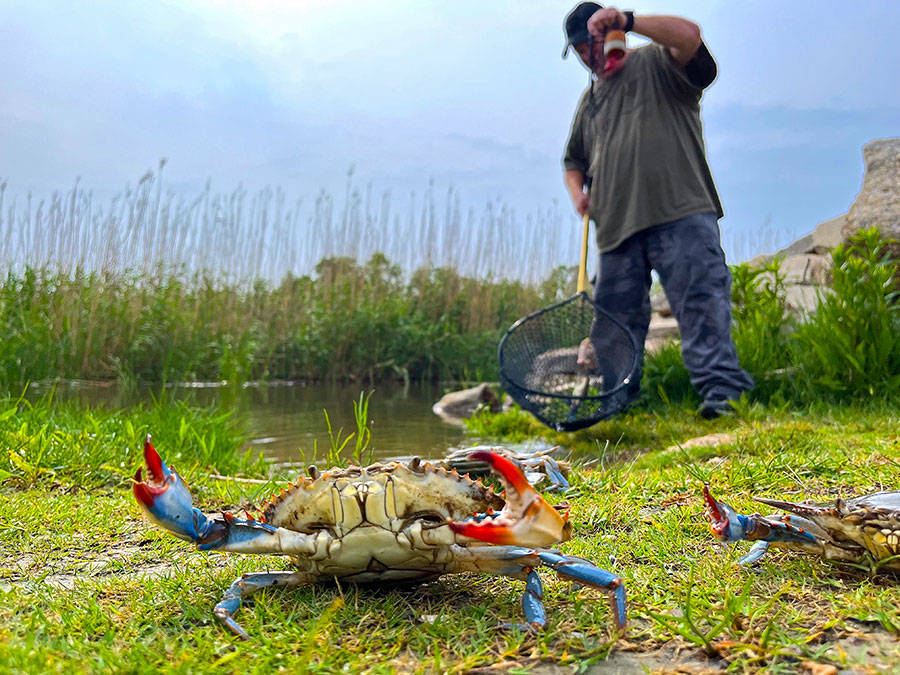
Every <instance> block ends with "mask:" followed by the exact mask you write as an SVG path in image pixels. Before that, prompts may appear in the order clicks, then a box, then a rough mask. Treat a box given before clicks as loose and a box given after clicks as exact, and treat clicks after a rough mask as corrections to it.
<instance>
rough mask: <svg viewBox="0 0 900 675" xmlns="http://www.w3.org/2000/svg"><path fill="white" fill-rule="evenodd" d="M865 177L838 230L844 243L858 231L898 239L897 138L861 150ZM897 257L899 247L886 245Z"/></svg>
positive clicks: (899, 180)
mask: <svg viewBox="0 0 900 675" xmlns="http://www.w3.org/2000/svg"><path fill="white" fill-rule="evenodd" d="M863 156H864V158H865V163H866V174H865V176H864V177H863V185H862V189H861V190H860V191H859V194H858V195H857V196H856V199H855V200H854V202H853V204H852V205H851V206H850V210H849V211H848V212H847V215H846V217H845V220H844V226H843V227H842V228H841V235H842V237H843V239H844V240H845V241H846V240H847V239H848V238H849V237H851V236H852V235H853V234H855V233H856V232H858V231H859V230H862V229H866V228H869V227H873V226H874V227H877V228H878V229H879V230H880V231H881V233H882V234H883V235H884V236H885V237H888V238H893V239H900V138H882V139H878V140H874V141H871V142H870V143H867V144H866V145H865V147H864V148H863ZM889 250H890V253H891V256H892V257H893V258H895V259H897V258H900V244H898V243H896V242H895V243H894V244H891V245H890V246H889Z"/></svg>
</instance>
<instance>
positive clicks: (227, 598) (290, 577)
mask: <svg viewBox="0 0 900 675" xmlns="http://www.w3.org/2000/svg"><path fill="white" fill-rule="evenodd" d="M306 580H307V575H306V574H304V573H303V572H259V573H257V574H245V575H243V576H242V577H241V578H240V579H237V580H235V582H234V583H233V584H231V586H229V587H228V590H227V591H225V595H223V596H222V599H221V600H220V601H219V604H217V605H216V607H215V609H213V614H214V615H215V616H216V618H217V619H219V621H221V622H222V623H224V624H225V625H226V626H228V628H229V630H231V632H232V633H234V634H235V635H237V636H238V637H242V638H244V639H245V640H249V639H250V636H249V635H248V634H247V632H246V631H245V630H244V629H243V628H241V626H240V624H239V623H238V622H237V621H235V620H234V619H233V618H232V617H233V615H234V613H235V612H236V611H238V609H239V608H240V606H241V603H242V602H243V600H244V598H246V597H248V596H250V595H252V594H253V593H256V591H258V590H261V589H263V588H273V587H276V586H297V585H299V584H301V583H304V582H305V581H306Z"/></svg>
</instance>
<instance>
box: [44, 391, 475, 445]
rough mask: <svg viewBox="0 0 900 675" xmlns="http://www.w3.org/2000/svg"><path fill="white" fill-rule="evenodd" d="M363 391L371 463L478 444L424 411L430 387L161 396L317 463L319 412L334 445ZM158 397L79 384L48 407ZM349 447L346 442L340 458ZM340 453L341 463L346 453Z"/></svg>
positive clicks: (323, 438)
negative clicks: (226, 415)
mask: <svg viewBox="0 0 900 675" xmlns="http://www.w3.org/2000/svg"><path fill="white" fill-rule="evenodd" d="M29 391H30V393H31V394H32V395H34V396H40V395H43V394H44V393H46V391H47V386H43V387H42V386H40V385H33V386H32V387H31V388H30V390H29ZM369 392H372V393H371V396H370V398H369V422H370V424H369V428H370V430H371V432H372V436H371V439H372V440H371V443H370V446H369V447H370V449H371V450H373V451H374V457H375V458H376V459H387V458H392V457H405V456H411V455H418V456H419V457H422V458H423V459H435V458H439V457H443V456H445V455H446V454H447V450H448V449H450V448H457V447H462V446H467V445H472V444H474V443H476V442H478V439H476V438H474V437H471V436H468V435H467V434H466V432H465V427H464V426H463V425H462V424H452V423H448V422H445V421H443V420H442V419H441V418H440V417H438V416H437V415H435V414H434V413H433V412H432V411H431V406H432V405H433V404H434V402H435V401H437V400H438V399H439V398H440V397H441V396H442V395H443V394H444V392H445V390H444V388H442V387H440V386H437V385H410V386H409V387H403V386H402V385H397V384H379V385H377V386H375V387H365V388H363V387H360V386H359V385H355V386H352V385H322V384H316V385H306V386H301V385H286V384H271V385H267V386H259V387H246V388H242V389H238V390H235V389H234V388H226V387H221V386H203V385H193V386H179V387H174V388H172V389H171V390H170V392H169V394H170V395H172V396H174V397H175V398H177V399H185V400H187V401H189V402H190V403H191V404H195V405H198V406H213V405H224V406H225V407H226V409H227V408H234V409H235V410H236V413H237V415H238V416H239V419H241V420H244V421H245V423H246V428H247V431H248V434H249V437H250V445H251V446H253V447H257V448H259V449H260V450H261V451H262V452H263V454H265V455H266V456H267V457H269V458H271V459H272V460H273V461H278V462H310V461H312V460H313V459H321V458H322V457H323V456H324V455H325V453H326V451H327V450H328V448H330V447H331V442H330V440H329V435H328V425H327V423H326V421H325V414H324V413H323V409H324V410H327V411H328V417H329V419H330V421H331V427H332V430H333V433H334V434H335V436H337V434H338V431H339V430H342V431H341V438H346V437H347V436H348V435H349V434H350V433H355V432H356V420H355V418H354V415H353V402H354V401H358V400H359V397H360V393H365V394H368V393H369ZM158 395H159V390H158V388H150V387H139V388H138V389H137V390H136V391H133V390H132V391H123V390H120V389H119V388H118V387H116V386H115V385H109V384H105V383H79V382H64V383H61V384H57V385H56V393H55V394H54V396H55V399H56V400H63V401H64V400H78V401H80V402H81V403H83V404H85V405H90V406H95V405H105V406H108V407H126V406H130V405H134V404H136V403H138V402H141V401H149V400H151V399H152V398H153V397H154V396H158ZM354 442H355V441H354V440H351V441H350V443H349V444H348V446H347V449H348V451H351V450H352V448H353V447H354V445H353V444H354ZM316 448H318V450H317V451H316ZM304 453H305V455H304ZM345 454H346V455H347V456H349V452H347V453H345Z"/></svg>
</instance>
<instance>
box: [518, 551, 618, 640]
mask: <svg viewBox="0 0 900 675" xmlns="http://www.w3.org/2000/svg"><path fill="white" fill-rule="evenodd" d="M535 553H537V555H538V557H539V558H540V559H541V562H543V563H544V564H545V565H547V566H548V567H549V568H550V569H552V570H553V571H554V572H556V574H557V575H558V576H560V577H562V578H563V579H567V580H569V581H575V582H578V583H580V584H584V585H585V586H591V587H592V588H596V589H598V590H601V591H604V592H605V593H606V594H607V597H608V598H609V608H610V609H611V610H612V613H613V618H614V619H615V622H616V627H617V628H618V629H619V630H624V629H625V623H626V620H627V617H626V612H625V584H623V583H622V579H621V578H620V577H618V576H617V575H615V574H613V573H612V572H607V571H606V570H604V569H601V568H599V567H597V566H596V565H594V563H592V562H590V561H588V560H585V559H584V558H576V557H575V556H571V555H562V554H561V553H559V552H558V551H535Z"/></svg>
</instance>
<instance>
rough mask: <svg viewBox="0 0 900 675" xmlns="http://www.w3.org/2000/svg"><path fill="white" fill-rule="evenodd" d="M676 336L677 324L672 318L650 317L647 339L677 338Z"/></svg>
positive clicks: (655, 315) (677, 333)
mask: <svg viewBox="0 0 900 675" xmlns="http://www.w3.org/2000/svg"><path fill="white" fill-rule="evenodd" d="M678 335H679V332H678V322H677V321H676V320H675V317H674V316H660V315H658V314H654V315H653V316H651V317H650V327H649V328H648V329H647V337H648V338H677V337H678Z"/></svg>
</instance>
